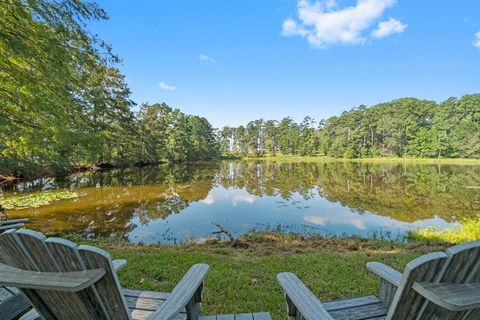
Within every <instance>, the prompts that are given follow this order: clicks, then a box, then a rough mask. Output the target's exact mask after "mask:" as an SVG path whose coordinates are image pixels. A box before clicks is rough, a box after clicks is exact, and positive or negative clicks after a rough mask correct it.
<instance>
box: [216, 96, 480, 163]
mask: <svg viewBox="0 0 480 320" xmlns="http://www.w3.org/2000/svg"><path fill="white" fill-rule="evenodd" d="M315 124H316V123H315V121H314V120H313V119H312V118H310V117H306V118H304V119H303V121H302V122H300V123H296V122H294V121H293V120H292V119H291V118H283V119H282V120H281V121H280V122H277V121H273V120H268V121H264V120H262V119H260V120H257V121H252V122H250V123H249V124H248V125H247V126H246V127H243V126H240V127H238V128H230V127H224V128H222V129H221V130H220V131H219V134H218V139H219V144H220V147H221V151H222V152H231V153H240V154H255V155H257V156H258V155H261V154H263V153H265V152H268V153H270V154H275V153H277V152H280V153H282V154H286V155H302V156H305V155H326V156H332V157H338V158H341V157H343V158H365V157H378V156H382V157H388V156H394V157H419V158H435V157H443V158H480V95H479V94H474V95H465V96H463V97H462V98H460V99H456V98H450V99H448V100H446V101H444V102H443V103H436V102H434V101H427V100H418V99H414V98H404V99H399V100H394V101H391V102H386V103H381V104H378V105H375V106H373V107H370V108H367V107H365V106H359V107H357V108H353V109H352V110H350V111H348V112H344V113H342V114H341V115H340V116H334V117H330V118H328V119H326V120H322V121H320V122H319V123H318V125H317V127H316V128H315Z"/></svg>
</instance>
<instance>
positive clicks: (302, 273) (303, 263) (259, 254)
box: [76, 234, 444, 319]
mask: <svg viewBox="0 0 480 320" xmlns="http://www.w3.org/2000/svg"><path fill="white" fill-rule="evenodd" d="M76 240H78V239H76ZM80 242H84V243H85V242H86V240H80ZM87 243H90V244H92V245H96V246H99V247H101V248H104V249H105V250H107V251H108V252H110V253H111V255H112V256H113V258H125V259H127V260H128V264H127V267H126V268H125V269H124V270H123V271H121V272H120V274H119V275H120V282H121V284H122V285H123V286H124V287H130V288H137V289H143V290H156V291H171V290H172V289H173V287H174V286H175V284H176V283H177V282H178V281H179V280H180V279H181V277H182V276H183V274H184V273H185V272H186V271H187V270H188V268H190V267H191V266H192V265H193V264H195V263H200V262H203V263H207V264H209V265H210V272H209V274H208V276H207V278H206V281H205V289H204V302H203V304H202V313H203V314H221V313H242V312H253V311H268V312H271V313H272V316H273V319H286V313H285V310H286V307H285V301H284V297H283V293H282V291H281V289H280V287H279V285H278V284H277V281H276V278H275V276H276V274H277V273H279V272H283V271H291V272H295V273H296V274H297V275H298V276H299V277H300V279H302V280H303V281H304V282H305V283H306V285H307V286H308V287H309V288H311V289H312V290H313V292H314V293H315V295H317V296H318V297H319V298H320V299H321V300H323V301H327V300H331V299H339V298H345V297H351V296H359V295H368V294H375V293H376V292H377V289H378V285H379V279H378V278H377V277H375V276H373V275H372V274H371V273H369V272H368V271H367V269H366V268H365V264H366V263H367V262H368V261H373V260H376V261H382V262H384V263H387V264H389V265H391V266H393V267H395V268H397V269H398V270H402V269H403V268H404V266H405V264H406V263H407V262H408V261H410V260H412V259H413V258H415V257H417V256H419V255H421V254H424V253H426V252H430V251H434V250H443V249H444V247H441V246H412V245H408V244H399V243H393V242H385V241H372V240H364V239H358V238H355V239H353V238H351V239H322V238H311V239H300V238H297V237H295V236H287V235H277V234H263V235H257V236H249V237H248V238H244V239H243V240H242V241H241V244H242V245H241V246H239V247H235V248H234V247H231V246H230V245H229V244H228V243H223V242H221V243H207V244H202V245H198V244H191V245H182V246H173V245H152V246H144V245H130V244H128V243H126V242H118V241H113V242H112V241H106V240H93V241H88V242H87Z"/></svg>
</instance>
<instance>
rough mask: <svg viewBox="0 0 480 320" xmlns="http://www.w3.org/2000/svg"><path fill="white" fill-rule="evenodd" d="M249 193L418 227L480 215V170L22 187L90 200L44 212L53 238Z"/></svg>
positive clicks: (113, 179) (155, 177)
mask: <svg viewBox="0 0 480 320" xmlns="http://www.w3.org/2000/svg"><path fill="white" fill-rule="evenodd" d="M215 185H219V186H222V187H224V188H242V189H245V190H247V191H248V192H249V193H251V194H253V195H255V196H259V197H261V196H278V197H281V198H282V199H284V201H286V202H288V201H290V202H291V204H294V202H293V200H292V199H293V196H294V195H299V196H301V197H303V198H304V199H311V198H314V197H317V196H318V195H320V196H322V197H324V198H326V199H327V200H329V201H331V202H336V203H339V204H341V205H343V206H345V207H349V208H351V209H352V210H354V211H355V212H358V213H363V212H373V213H376V214H379V215H387V216H392V217H393V218H395V219H397V220H403V221H414V220H419V219H427V218H430V217H433V216H435V215H438V216H440V217H442V218H444V219H447V220H449V219H450V218H451V217H452V216H455V217H457V218H460V217H467V216H473V215H476V214H480V190H479V189H476V188H467V187H469V186H473V187H475V186H480V167H479V166H447V165H445V166H436V165H401V164H362V163H282V164H278V163H265V162H240V161H238V162H216V163H215V162H213V163H197V164H182V165H172V166H167V165H162V166H156V167H143V168H129V169H118V170H111V171H105V172H87V173H82V174H78V175H73V176H69V177H65V178H57V179H48V180H47V179H44V180H42V181H37V182H35V183H31V184H24V185H22V187H21V188H22V191H31V190H41V189H44V188H80V189H79V192H80V193H81V194H84V193H85V195H84V196H82V197H80V198H79V199H77V200H75V201H71V202H64V203H63V204H61V203H57V204H54V205H52V206H46V207H41V208H38V209H35V210H32V212H28V213H27V212H21V210H20V211H19V212H15V211H12V212H9V215H13V216H15V215H18V216H24V215H26V214H30V216H29V217H30V219H31V221H32V224H31V225H30V227H33V228H35V229H39V230H42V231H44V232H47V233H50V234H52V233H59V232H65V233H71V232H75V231H78V230H83V232H84V234H87V235H104V236H108V235H115V236H126V235H127V234H128V233H129V231H131V229H132V228H133V227H134V226H132V224H131V221H132V220H133V219H134V218H138V219H139V221H140V223H141V224H148V223H149V222H151V221H152V220H156V219H166V218H167V217H168V216H169V215H171V214H178V213H180V212H181V211H182V210H184V209H185V208H187V207H188V206H190V205H191V204H192V203H193V202H196V201H200V200H202V199H205V198H207V196H208V194H209V192H210V191H211V189H212V188H213V187H214V186H215Z"/></svg>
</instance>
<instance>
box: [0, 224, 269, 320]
mask: <svg viewBox="0 0 480 320" xmlns="http://www.w3.org/2000/svg"><path fill="white" fill-rule="evenodd" d="M125 264H126V261H125V260H114V261H112V260H111V258H110V255H109V254H108V253H107V252H105V251H103V250H100V249H98V248H95V247H92V246H84V245H82V246H77V245H76V244H75V243H73V242H71V241H68V240H65V239H60V238H48V239H47V238H46V237H45V236H44V235H42V234H41V233H38V232H35V231H32V230H27V229H21V230H8V231H6V232H4V233H2V234H0V285H5V286H11V287H15V288H18V289H19V290H20V291H21V292H22V293H23V294H24V295H25V296H26V297H27V299H28V301H29V302H30V304H31V305H32V306H33V307H34V308H35V309H33V310H31V311H29V312H28V313H27V314H25V315H24V316H23V317H22V318H21V319H22V320H33V319H47V320H50V319H55V320H56V319H58V320H63V319H69V320H70V319H75V320H77V319H78V320H83V319H87V320H93V319H95V320H96V319H110V320H117V319H119V320H122V319H124V320H130V319H150V320H154V319H155V320H173V319H175V320H180V319H187V320H210V319H212V320H216V319H225V320H230V319H231V320H236V319H245V320H270V315H269V314H268V313H255V314H252V313H248V314H242V315H223V316H218V317H217V316H208V317H201V316H200V303H201V292H202V288H203V280H204V278H205V276H206V274H207V272H208V265H206V264H196V265H194V266H193V267H192V268H190V270H188V272H187V273H186V274H185V275H184V277H183V278H182V279H181V280H180V282H179V283H178V284H177V285H176V287H175V288H174V289H173V291H172V292H171V293H162V292H153V291H138V290H130V289H122V288H121V287H120V283H119V280H118V277H117V272H116V271H118V270H119V269H120V268H121V267H123V266H124V265H125ZM2 319H3V318H2Z"/></svg>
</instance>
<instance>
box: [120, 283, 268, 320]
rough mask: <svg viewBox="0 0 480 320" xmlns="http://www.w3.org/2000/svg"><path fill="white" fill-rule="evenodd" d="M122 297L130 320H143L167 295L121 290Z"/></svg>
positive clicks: (252, 318)
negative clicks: (128, 310)
mask: <svg viewBox="0 0 480 320" xmlns="http://www.w3.org/2000/svg"><path fill="white" fill-rule="evenodd" d="M123 295H124V296H125V300H126V302H127V305H128V308H129V309H130V314H131V316H132V320H144V319H146V318H148V317H149V316H150V315H151V314H152V313H153V312H154V311H155V310H157V309H158V308H159V307H160V306H161V305H162V304H163V303H164V302H165V300H166V299H167V297H168V296H169V293H165V292H155V291H142V290H133V289H123ZM185 319H187V315H186V314H185V313H184V312H182V313H181V314H180V315H179V316H178V317H177V318H175V320H185ZM270 319H271V317H270V314H269V313H266V312H261V313H243V314H235V315H234V314H227V315H217V316H201V317H200V320H270Z"/></svg>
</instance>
